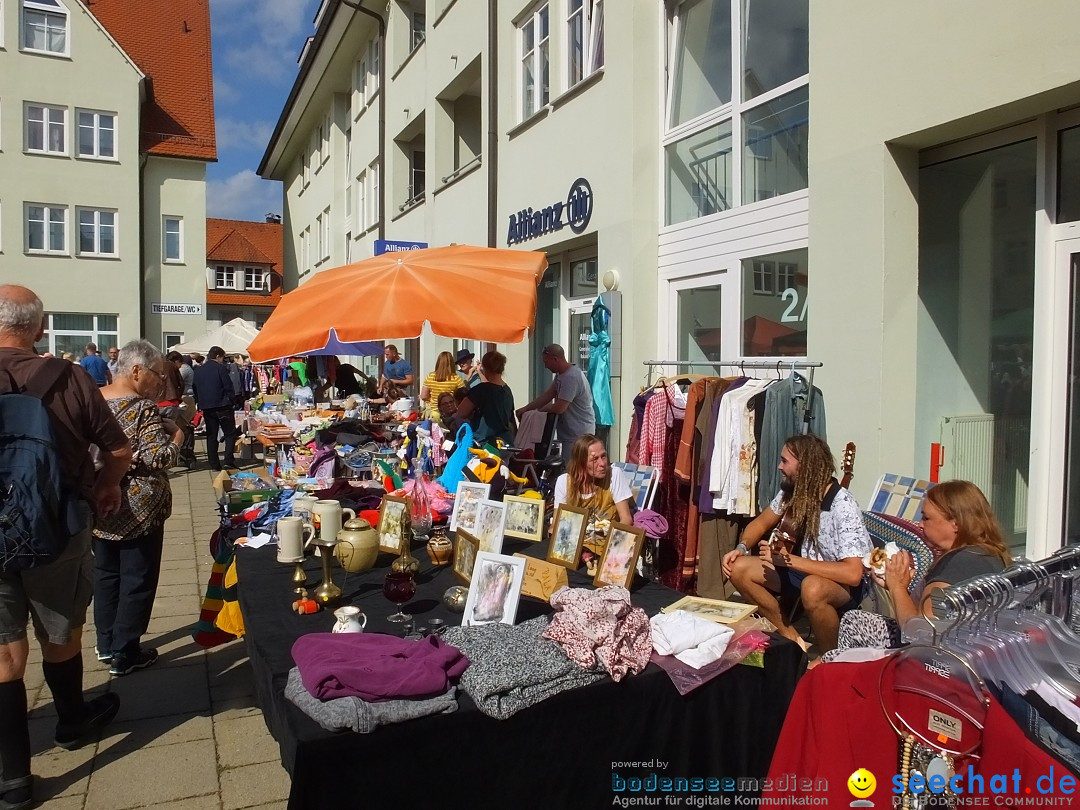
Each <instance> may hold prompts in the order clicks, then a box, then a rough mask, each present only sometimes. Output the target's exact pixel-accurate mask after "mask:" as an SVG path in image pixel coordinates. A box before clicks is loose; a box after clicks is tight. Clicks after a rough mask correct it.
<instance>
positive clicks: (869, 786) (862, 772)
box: [847, 768, 877, 799]
mask: <svg viewBox="0 0 1080 810" xmlns="http://www.w3.org/2000/svg"><path fill="white" fill-rule="evenodd" d="M847 786H848V790H850V791H851V795H852V796H854V797H855V798H856V799H865V798H866V797H867V796H870V795H872V794H873V792H874V790H875V789H876V788H877V780H876V779H875V778H874V775H873V774H872V773H870V771H868V770H866V768H859V770H857V771H855V773H853V774H852V775H851V776H849V777H848V780H847Z"/></svg>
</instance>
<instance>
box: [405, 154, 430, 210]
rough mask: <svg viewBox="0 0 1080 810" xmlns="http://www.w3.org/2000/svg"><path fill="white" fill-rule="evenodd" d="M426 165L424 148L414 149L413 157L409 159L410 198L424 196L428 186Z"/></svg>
mask: <svg viewBox="0 0 1080 810" xmlns="http://www.w3.org/2000/svg"><path fill="white" fill-rule="evenodd" d="M425 165H426V159H425V153H424V150H423V149H413V150H412V158H411V159H410V161H409V199H410V200H415V199H416V198H417V197H422V196H424V189H425V188H426V185H425V179H424V167H425Z"/></svg>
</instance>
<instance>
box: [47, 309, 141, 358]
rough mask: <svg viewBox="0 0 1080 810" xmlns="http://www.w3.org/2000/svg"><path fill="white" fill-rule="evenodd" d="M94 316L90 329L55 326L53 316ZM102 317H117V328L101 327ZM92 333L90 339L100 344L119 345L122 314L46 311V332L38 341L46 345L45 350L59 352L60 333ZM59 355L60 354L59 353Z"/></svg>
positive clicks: (82, 334) (80, 334)
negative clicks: (59, 327)
mask: <svg viewBox="0 0 1080 810" xmlns="http://www.w3.org/2000/svg"><path fill="white" fill-rule="evenodd" d="M91 314H92V317H93V318H94V325H93V327H91V328H90V329H89V330H85V329H56V328H55V327H54V326H53V318H55V317H56V316H57V315H91ZM101 318H115V319H116V329H101V328H99V327H98V323H99V320H100V319H101ZM88 334H89V335H90V339H91V340H92V341H93V342H94V343H96V344H97V345H98V346H118V345H119V340H118V338H119V336H120V316H119V315H115V314H106V313H104V312H95V313H88V312H46V313H45V333H44V334H43V335H42V336H41V341H39V342H38V344H37V345H38V346H44V349H43V351H48V352H52V353H53V354H57V351H56V337H57V336H58V335H79V336H80V337H85V336H86V335H88ZM58 356H59V355H58Z"/></svg>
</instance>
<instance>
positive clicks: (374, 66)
mask: <svg viewBox="0 0 1080 810" xmlns="http://www.w3.org/2000/svg"><path fill="white" fill-rule="evenodd" d="M381 48H382V40H379V39H373V40H372V41H371V44H370V45H368V49H367V60H368V72H367V101H368V103H369V104H370V103H371V99H372V98H373V97H374V95H375V94H376V93H377V92H379V55H380V52H381Z"/></svg>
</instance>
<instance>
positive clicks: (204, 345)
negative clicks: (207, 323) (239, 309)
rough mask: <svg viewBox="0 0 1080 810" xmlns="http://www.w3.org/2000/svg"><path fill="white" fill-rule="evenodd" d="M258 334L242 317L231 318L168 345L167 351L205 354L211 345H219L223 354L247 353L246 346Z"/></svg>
mask: <svg viewBox="0 0 1080 810" xmlns="http://www.w3.org/2000/svg"><path fill="white" fill-rule="evenodd" d="M258 336H259V331H258V330H257V329H255V328H254V327H251V326H248V325H247V323H245V321H244V319H243V318H233V319H232V320H231V321H229V322H228V323H224V324H222V325H221V326H219V327H217V328H216V329H211V330H210V331H209V332H207V333H206V334H205V335H201V336H199V337H195V338H191V339H190V340H185V341H184V342H183V343H178V344H176V345H175V346H170V347H169V348H168V350H167V351H178V352H180V354H192V353H194V354H206V353H207V352H208V351H210V347H211V346H220V347H221V348H223V349H224V350H225V354H247V353H248V346H249V345H250V344H251V342H252V341H253V340H255V338H257V337H258Z"/></svg>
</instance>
